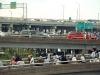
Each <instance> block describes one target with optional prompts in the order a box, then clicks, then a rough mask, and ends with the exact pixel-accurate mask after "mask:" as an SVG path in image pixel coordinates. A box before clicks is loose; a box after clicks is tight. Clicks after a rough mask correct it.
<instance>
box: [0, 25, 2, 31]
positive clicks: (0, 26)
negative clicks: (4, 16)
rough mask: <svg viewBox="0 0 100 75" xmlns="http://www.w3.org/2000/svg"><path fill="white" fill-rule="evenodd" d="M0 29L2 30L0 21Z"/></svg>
mask: <svg viewBox="0 0 100 75" xmlns="http://www.w3.org/2000/svg"><path fill="white" fill-rule="evenodd" d="M0 31H2V24H1V23H0Z"/></svg>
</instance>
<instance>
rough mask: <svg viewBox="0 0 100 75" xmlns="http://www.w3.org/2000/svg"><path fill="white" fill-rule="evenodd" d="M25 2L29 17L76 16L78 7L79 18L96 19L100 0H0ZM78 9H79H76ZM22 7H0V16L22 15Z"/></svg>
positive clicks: (8, 2)
mask: <svg viewBox="0 0 100 75" xmlns="http://www.w3.org/2000/svg"><path fill="white" fill-rule="evenodd" d="M11 1H16V2H17V3H27V5H28V17H29V18H45V19H46V18H48V19H62V18H63V8H64V19H68V18H69V17H71V18H72V19H76V18H77V9H78V8H79V7H80V19H98V13H100V0H0V2H2V3H3V4H10V2H11ZM78 11H79V10H78ZM22 12H23V10H22V9H1V10H0V16H8V17H10V16H11V14H12V16H13V17H22Z"/></svg>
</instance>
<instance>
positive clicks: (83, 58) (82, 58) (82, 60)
mask: <svg viewBox="0 0 100 75" xmlns="http://www.w3.org/2000/svg"><path fill="white" fill-rule="evenodd" d="M80 59H81V62H82V63H85V62H86V60H85V57H84V55H81V57H80Z"/></svg>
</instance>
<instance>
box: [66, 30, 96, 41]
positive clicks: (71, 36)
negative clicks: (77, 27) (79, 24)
mask: <svg viewBox="0 0 100 75" xmlns="http://www.w3.org/2000/svg"><path fill="white" fill-rule="evenodd" d="M66 38H67V39H88V40H89V39H96V35H95V34H93V33H83V32H75V31H72V32H69V33H68V34H67V36H66Z"/></svg>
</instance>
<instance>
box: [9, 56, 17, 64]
mask: <svg viewBox="0 0 100 75" xmlns="http://www.w3.org/2000/svg"><path fill="white" fill-rule="evenodd" d="M16 63H17V62H16V57H15V56H12V58H11V61H10V64H11V65H16Z"/></svg>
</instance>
